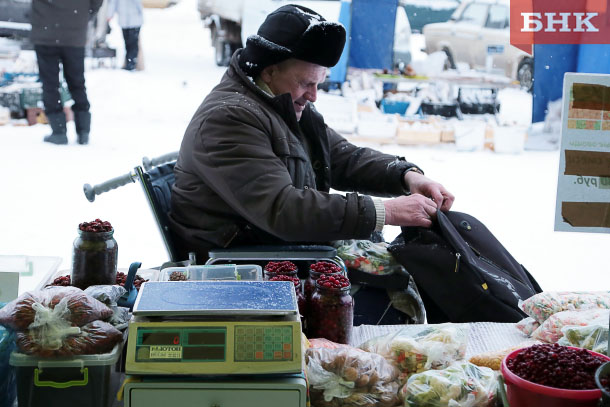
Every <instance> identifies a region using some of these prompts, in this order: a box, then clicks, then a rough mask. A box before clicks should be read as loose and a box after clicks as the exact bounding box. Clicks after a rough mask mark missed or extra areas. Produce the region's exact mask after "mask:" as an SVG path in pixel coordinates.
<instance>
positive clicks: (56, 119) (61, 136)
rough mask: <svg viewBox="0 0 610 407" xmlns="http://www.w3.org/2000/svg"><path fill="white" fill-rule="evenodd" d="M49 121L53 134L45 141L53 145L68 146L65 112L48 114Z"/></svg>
mask: <svg viewBox="0 0 610 407" xmlns="http://www.w3.org/2000/svg"><path fill="white" fill-rule="evenodd" d="M47 119H48V120H49V124H50V125H51V129H52V130H53V133H51V134H50V135H48V136H46V137H45V138H44V141H46V142H47V143H53V144H68V137H67V136H66V115H65V114H64V112H63V111H61V112H58V113H50V114H47Z"/></svg>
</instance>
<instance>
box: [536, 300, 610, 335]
mask: <svg viewBox="0 0 610 407" xmlns="http://www.w3.org/2000/svg"><path fill="white" fill-rule="evenodd" d="M609 316H610V310H607V309H600V308H588V309H577V310H574V311H561V312H558V313H556V314H553V315H551V316H550V317H549V318H548V319H547V320H546V321H544V322H543V323H542V324H540V327H538V329H536V330H535V331H534V332H533V333H532V338H535V339H539V340H541V341H544V342H548V343H555V342H557V341H558V340H559V339H560V338H561V337H562V336H563V332H562V328H563V327H565V326H586V325H607V324H608V317H609Z"/></svg>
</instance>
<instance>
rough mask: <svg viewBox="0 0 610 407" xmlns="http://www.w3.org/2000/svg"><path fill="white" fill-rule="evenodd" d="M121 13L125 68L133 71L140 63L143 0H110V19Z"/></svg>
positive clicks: (120, 22) (120, 24)
mask: <svg viewBox="0 0 610 407" xmlns="http://www.w3.org/2000/svg"><path fill="white" fill-rule="evenodd" d="M115 14H118V15H119V26H120V27H121V30H122V31H123V39H124V40H125V64H124V66H123V69H126V70H128V71H133V70H134V69H136V67H137V64H138V51H139V38H140V27H142V23H143V22H144V17H143V14H144V12H143V9H142V1H141V0H109V2H108V13H107V15H108V21H110V20H111V19H112V17H114V15H115Z"/></svg>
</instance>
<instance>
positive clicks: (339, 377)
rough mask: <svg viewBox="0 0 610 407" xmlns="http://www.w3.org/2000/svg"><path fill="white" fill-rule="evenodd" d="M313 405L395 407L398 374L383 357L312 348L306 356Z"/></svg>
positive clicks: (349, 349) (342, 349)
mask: <svg viewBox="0 0 610 407" xmlns="http://www.w3.org/2000/svg"><path fill="white" fill-rule="evenodd" d="M305 359H306V362H307V380H308V382H309V391H310V395H311V401H312V405H315V406H360V407H364V406H394V405H396V404H397V403H398V402H399V400H398V396H397V393H398V388H399V383H398V381H397V378H398V371H397V370H396V368H394V367H393V366H392V365H390V364H389V363H388V362H387V361H386V360H385V359H384V358H383V357H381V356H380V355H377V354H374V353H369V352H364V351H362V350H360V349H356V348H353V347H350V346H346V345H344V346H342V347H339V348H336V349H329V348H309V349H307V351H306V356H305Z"/></svg>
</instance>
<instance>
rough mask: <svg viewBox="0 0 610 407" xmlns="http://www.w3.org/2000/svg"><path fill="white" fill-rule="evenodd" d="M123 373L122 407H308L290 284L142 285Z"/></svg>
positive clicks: (297, 320) (293, 297)
mask: <svg viewBox="0 0 610 407" xmlns="http://www.w3.org/2000/svg"><path fill="white" fill-rule="evenodd" d="M125 372H126V374H127V375H130V376H133V377H130V378H129V380H127V381H126V384H125V388H124V399H125V406H126V407H129V406H134V407H140V406H142V407H144V406H145V407H156V406H159V407H161V406H163V407H167V405H168V404H174V405H177V406H180V407H183V406H200V405H205V406H208V405H210V406H213V405H218V406H223V407H230V406H235V407H238V406H239V407H242V406H244V405H248V406H258V405H260V406H261V407H262V406H265V407H270V406H274V405H276V406H287V407H289V406H295V407H296V406H298V407H303V406H305V403H306V393H307V385H306V382H305V379H304V376H303V358H302V352H301V323H300V318H299V314H298V306H297V298H296V294H295V290H294V285H293V283H292V282H290V281H163V282H161V281H157V282H147V283H145V284H143V285H142V286H141V288H140V292H139V294H138V298H137V300H136V302H135V305H134V308H133V317H132V320H131V321H130V323H129V337H128V341H127V356H126V363H125ZM246 400H247V402H246Z"/></svg>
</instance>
